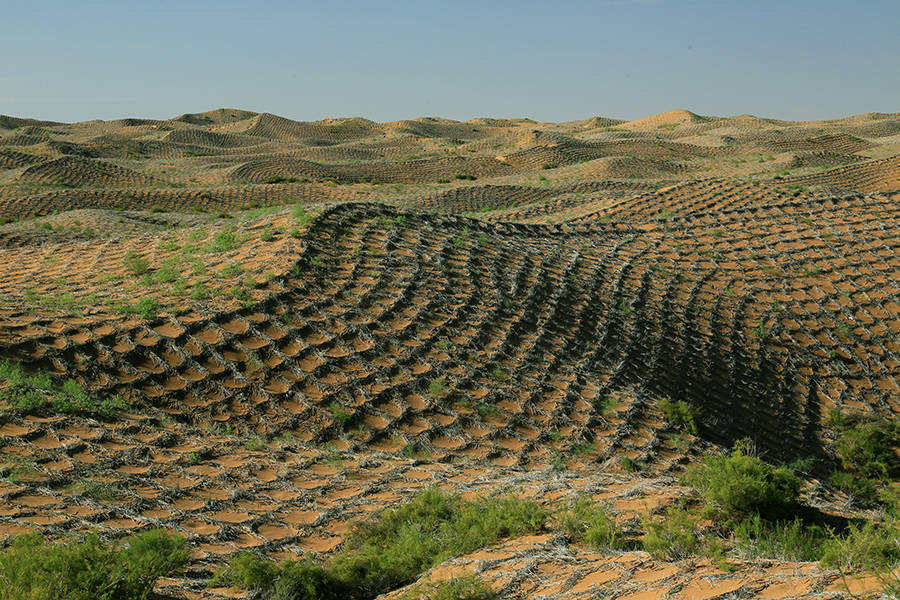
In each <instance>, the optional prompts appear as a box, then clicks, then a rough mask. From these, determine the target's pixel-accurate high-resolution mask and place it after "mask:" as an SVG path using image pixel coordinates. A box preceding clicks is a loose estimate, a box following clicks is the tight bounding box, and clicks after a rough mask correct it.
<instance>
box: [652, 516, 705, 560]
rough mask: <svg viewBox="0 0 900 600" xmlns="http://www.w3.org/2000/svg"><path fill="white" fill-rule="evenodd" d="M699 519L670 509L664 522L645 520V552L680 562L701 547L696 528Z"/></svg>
mask: <svg viewBox="0 0 900 600" xmlns="http://www.w3.org/2000/svg"><path fill="white" fill-rule="evenodd" d="M696 525H697V518H696V517H694V516H692V515H691V514H690V513H688V512H687V511H685V510H683V509H678V508H675V507H670V508H669V509H668V510H667V511H666V515H665V517H664V518H663V519H662V520H659V521H650V520H649V519H645V520H644V528H645V529H646V530H647V533H645V534H644V537H643V538H641V543H642V544H643V546H644V550H646V551H647V552H649V553H650V554H652V555H653V556H654V557H656V558H661V559H665V560H680V559H682V558H687V557H688V556H691V555H692V554H694V553H695V552H696V551H697V549H698V548H699V547H700V540H699V538H698V537H697V534H696V532H695V528H696Z"/></svg>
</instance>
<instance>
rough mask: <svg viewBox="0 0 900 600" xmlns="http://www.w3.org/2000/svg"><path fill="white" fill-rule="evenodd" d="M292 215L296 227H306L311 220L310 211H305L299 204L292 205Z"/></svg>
mask: <svg viewBox="0 0 900 600" xmlns="http://www.w3.org/2000/svg"><path fill="white" fill-rule="evenodd" d="M293 215H294V218H295V219H297V226H298V227H306V226H307V225H309V224H310V223H311V222H312V220H313V216H312V215H311V214H310V213H308V212H306V209H304V208H303V207H302V206H300V205H299V204H298V205H297V206H295V207H294V212H293Z"/></svg>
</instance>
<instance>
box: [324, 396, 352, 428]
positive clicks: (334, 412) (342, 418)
mask: <svg viewBox="0 0 900 600" xmlns="http://www.w3.org/2000/svg"><path fill="white" fill-rule="evenodd" d="M328 410H329V412H331V416H332V417H333V418H334V421H335V422H336V423H337V424H338V425H339V426H340V427H341V429H343V428H344V427H345V426H346V425H347V422H348V421H349V420H350V417H351V415H350V411H348V410H347V409H346V408H344V407H343V406H341V405H340V403H339V402H338V401H337V400H335V401H334V402H332V403H331V404H330V405H329V406H328Z"/></svg>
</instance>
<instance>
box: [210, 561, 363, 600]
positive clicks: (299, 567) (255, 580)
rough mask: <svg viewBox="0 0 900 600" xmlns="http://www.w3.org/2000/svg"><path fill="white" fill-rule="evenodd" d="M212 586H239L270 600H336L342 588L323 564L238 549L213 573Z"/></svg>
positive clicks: (341, 594)
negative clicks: (265, 556)
mask: <svg viewBox="0 0 900 600" xmlns="http://www.w3.org/2000/svg"><path fill="white" fill-rule="evenodd" d="M210 585H212V586H219V585H239V586H241V587H243V588H247V589H251V590H256V591H257V592H259V594H260V596H261V597H262V598H267V599H271V600H332V599H334V600H339V599H341V598H346V597H347V596H346V591H347V590H346V588H345V586H343V584H342V583H341V582H340V581H339V580H337V579H335V578H334V576H332V575H331V574H330V573H329V572H328V571H327V570H326V569H325V568H324V567H322V566H320V565H317V564H315V563H314V562H312V561H309V560H300V561H293V562H292V561H285V562H282V563H280V564H278V563H275V562H272V561H270V560H265V559H261V558H258V557H256V556H254V555H253V554H250V553H249V552H242V553H240V554H238V555H237V556H235V557H234V558H233V559H231V562H230V563H229V564H228V566H227V567H225V568H224V569H221V570H219V571H217V572H216V574H215V575H214V576H213V578H212V581H211V582H210Z"/></svg>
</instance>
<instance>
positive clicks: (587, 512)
mask: <svg viewBox="0 0 900 600" xmlns="http://www.w3.org/2000/svg"><path fill="white" fill-rule="evenodd" d="M559 526H560V528H561V529H562V530H563V531H564V532H565V533H566V535H568V536H569V537H570V538H572V539H575V540H581V541H583V542H584V543H585V544H586V545H587V546H588V547H589V548H592V549H594V550H605V549H609V548H612V549H615V548H622V547H623V545H624V543H623V542H624V540H623V539H622V533H621V532H620V531H619V528H618V527H617V526H616V523H615V522H614V521H613V520H612V519H610V518H609V516H608V515H607V514H606V511H604V510H603V508H602V507H600V506H596V505H593V504H592V503H591V499H590V498H589V497H587V496H582V497H580V498H578V499H577V500H576V501H575V502H574V503H573V504H572V506H571V508H569V509H567V510H564V511H563V512H562V513H561V514H560V517H559Z"/></svg>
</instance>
